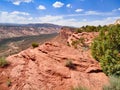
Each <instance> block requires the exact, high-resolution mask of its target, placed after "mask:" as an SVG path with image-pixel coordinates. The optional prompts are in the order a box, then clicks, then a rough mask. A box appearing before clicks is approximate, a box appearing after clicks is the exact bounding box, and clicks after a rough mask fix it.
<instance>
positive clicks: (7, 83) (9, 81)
mask: <svg viewBox="0 0 120 90" xmlns="http://www.w3.org/2000/svg"><path fill="white" fill-rule="evenodd" d="M11 84H12V82H11V80H10V79H8V80H7V82H6V85H7V86H8V87H10V86H11Z"/></svg>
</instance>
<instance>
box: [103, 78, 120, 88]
mask: <svg viewBox="0 0 120 90" xmlns="http://www.w3.org/2000/svg"><path fill="white" fill-rule="evenodd" d="M103 90H120V78H117V77H114V76H112V77H110V84H109V85H105V86H104V87H103Z"/></svg>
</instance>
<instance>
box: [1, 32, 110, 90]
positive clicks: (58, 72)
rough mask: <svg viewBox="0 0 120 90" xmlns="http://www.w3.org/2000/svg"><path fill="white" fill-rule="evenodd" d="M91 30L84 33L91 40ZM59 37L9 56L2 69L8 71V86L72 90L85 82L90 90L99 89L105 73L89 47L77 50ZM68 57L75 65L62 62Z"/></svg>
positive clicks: (14, 89)
mask: <svg viewBox="0 0 120 90" xmlns="http://www.w3.org/2000/svg"><path fill="white" fill-rule="evenodd" d="M82 34H83V35H84V33H81V34H80V36H81V35H82ZM93 34H95V33H88V34H87V35H88V36H84V37H86V39H87V41H86V43H87V42H89V41H90V42H91V40H92V39H93V38H92V37H93V36H92V35H93ZM58 41H59V40H58ZM58 41H50V42H46V43H44V44H43V45H41V46H39V47H38V48H35V49H32V48H29V49H27V50H24V51H22V52H20V53H19V54H16V55H13V56H10V57H8V58H7V60H8V61H9V62H10V63H11V64H10V66H9V67H8V68H7V70H6V71H3V72H4V73H7V74H5V76H9V79H10V80H11V82H12V85H11V86H10V87H9V88H7V89H8V90H71V88H72V87H77V86H86V87H88V88H89V89H90V90H102V86H103V85H104V84H106V83H108V77H107V76H106V75H105V74H104V73H103V72H102V70H101V68H100V65H99V63H98V62H97V61H96V60H94V59H93V58H92V56H91V54H90V50H86V51H85V50H83V51H79V50H77V49H74V48H73V47H69V46H67V45H65V43H60V42H58ZM68 60H72V62H73V64H74V66H75V69H69V68H68V67H66V66H65V64H66V62H67V61H68ZM3 72H2V73H1V74H0V75H3ZM7 89H6V90H7ZM0 90H1V89H0Z"/></svg>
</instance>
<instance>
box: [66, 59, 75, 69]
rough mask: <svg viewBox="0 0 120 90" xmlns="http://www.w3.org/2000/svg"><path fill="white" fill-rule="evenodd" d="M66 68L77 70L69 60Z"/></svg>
mask: <svg viewBox="0 0 120 90" xmlns="http://www.w3.org/2000/svg"><path fill="white" fill-rule="evenodd" d="M65 66H66V67H69V68H70V69H75V65H74V64H73V62H72V61H71V60H67V61H66V64H65Z"/></svg>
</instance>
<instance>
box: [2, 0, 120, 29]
mask: <svg viewBox="0 0 120 90" xmlns="http://www.w3.org/2000/svg"><path fill="white" fill-rule="evenodd" d="M119 18H120V0H0V23H22V24H24V23H25V24H26V23H53V24H58V25H65V26H75V27H80V26H83V25H105V24H111V23H114V21H115V20H116V19H119Z"/></svg>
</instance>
